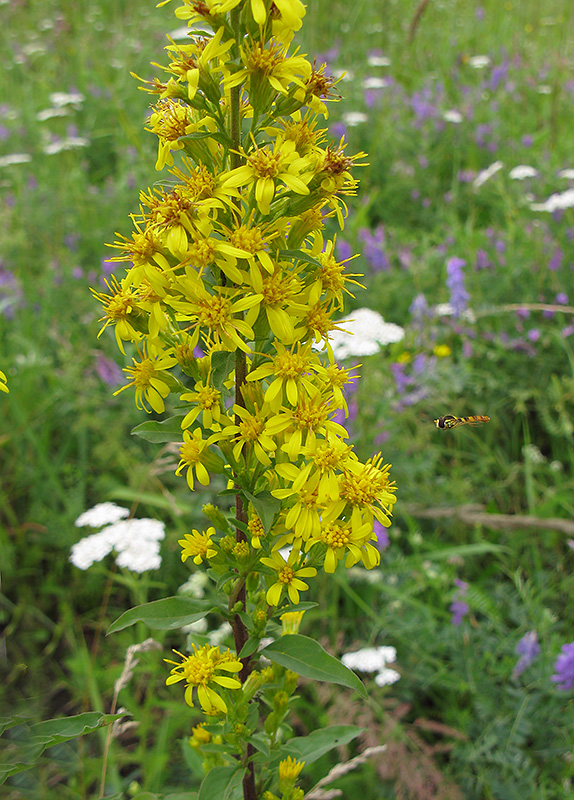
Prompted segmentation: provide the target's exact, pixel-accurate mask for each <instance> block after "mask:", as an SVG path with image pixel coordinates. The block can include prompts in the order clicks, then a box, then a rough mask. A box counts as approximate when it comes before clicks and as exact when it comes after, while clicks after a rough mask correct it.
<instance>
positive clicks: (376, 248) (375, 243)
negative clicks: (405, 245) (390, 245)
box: [358, 225, 391, 272]
mask: <svg viewBox="0 0 574 800" xmlns="http://www.w3.org/2000/svg"><path fill="white" fill-rule="evenodd" d="M358 236H359V239H360V240H361V241H362V242H363V245H364V246H363V255H364V256H365V258H366V259H367V261H368V262H369V264H370V266H371V268H372V269H373V270H374V271H375V272H381V271H383V272H387V271H388V270H389V268H390V266H391V265H390V261H389V257H388V256H387V254H386V253H385V251H384V247H385V239H386V237H385V228H384V226H383V225H378V226H377V227H376V228H375V230H374V232H373V233H371V231H370V230H369V229H368V228H361V229H360V230H359V234H358Z"/></svg>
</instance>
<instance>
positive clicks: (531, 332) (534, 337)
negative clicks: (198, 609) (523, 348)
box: [526, 328, 540, 342]
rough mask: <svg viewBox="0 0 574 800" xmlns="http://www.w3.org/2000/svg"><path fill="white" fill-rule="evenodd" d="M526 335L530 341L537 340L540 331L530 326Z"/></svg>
mask: <svg viewBox="0 0 574 800" xmlns="http://www.w3.org/2000/svg"><path fill="white" fill-rule="evenodd" d="M526 336H527V337H528V339H529V340H530V341H531V342H537V341H538V340H539V339H540V331H539V330H538V328H532V330H529V331H528V333H527V334H526Z"/></svg>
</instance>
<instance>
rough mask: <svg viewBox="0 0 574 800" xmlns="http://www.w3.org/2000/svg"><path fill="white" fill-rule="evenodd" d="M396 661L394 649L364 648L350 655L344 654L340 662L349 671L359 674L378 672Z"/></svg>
mask: <svg viewBox="0 0 574 800" xmlns="http://www.w3.org/2000/svg"><path fill="white" fill-rule="evenodd" d="M396 660H397V651H396V648H394V647H364V648H363V649H362V650H355V651H354V652H352V653H345V654H344V655H343V656H342V658H341V661H342V662H343V664H344V665H345V666H346V667H348V668H349V669H356V670H359V672H380V671H381V670H382V669H384V668H385V667H386V666H387V664H391V663H392V662H393V661H396Z"/></svg>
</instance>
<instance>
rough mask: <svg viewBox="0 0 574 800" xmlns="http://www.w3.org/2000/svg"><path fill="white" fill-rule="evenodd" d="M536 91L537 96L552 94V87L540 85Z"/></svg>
mask: <svg viewBox="0 0 574 800" xmlns="http://www.w3.org/2000/svg"><path fill="white" fill-rule="evenodd" d="M536 91H537V92H538V94H552V86H548V85H547V84H545V83H542V84H540V86H538V87H537V88H536Z"/></svg>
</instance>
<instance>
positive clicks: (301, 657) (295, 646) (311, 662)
mask: <svg viewBox="0 0 574 800" xmlns="http://www.w3.org/2000/svg"><path fill="white" fill-rule="evenodd" d="M261 654H262V655H264V656H266V657H267V658H268V659H269V660H270V661H273V662H275V663H276V664H281V666H282V667H285V668H286V669H290V670H291V671H292V672H296V673H297V674H298V675H303V676H304V677H305V678H311V679H312V680H315V681H326V682H327V683H338V684H340V685H341V686H347V687H348V688H349V689H354V690H355V691H356V692H359V694H361V695H362V696H363V697H366V696H367V692H366V690H365V687H364V686H363V684H362V683H361V681H360V680H359V678H358V677H357V676H356V675H355V673H354V672H353V671H352V670H350V669H348V668H347V667H346V666H345V665H344V664H342V663H341V662H340V661H339V659H338V658H335V657H334V656H331V655H329V653H327V652H326V651H325V650H323V648H322V647H321V645H320V644H319V643H318V642H316V641H315V640H314V639H310V638H309V637H308V636H301V634H299V633H290V634H287V635H286V636H281V637H280V638H279V639H277V640H276V641H275V642H272V643H271V644H269V645H267V647H265V648H263V650H262V651H261Z"/></svg>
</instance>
